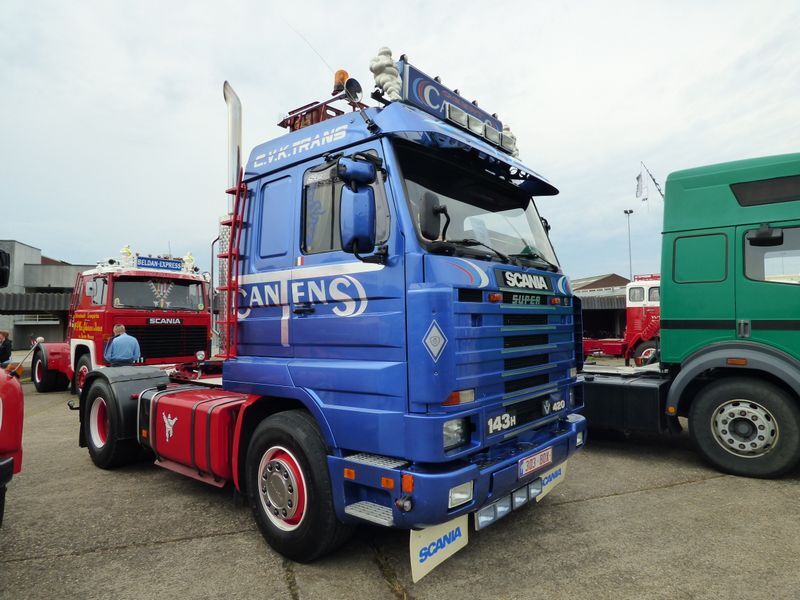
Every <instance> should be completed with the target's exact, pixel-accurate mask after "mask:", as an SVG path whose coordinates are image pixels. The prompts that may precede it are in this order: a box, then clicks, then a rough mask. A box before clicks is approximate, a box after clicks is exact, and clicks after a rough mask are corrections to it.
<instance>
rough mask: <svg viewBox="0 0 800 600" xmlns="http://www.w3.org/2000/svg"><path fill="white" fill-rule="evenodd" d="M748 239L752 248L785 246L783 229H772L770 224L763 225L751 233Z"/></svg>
mask: <svg viewBox="0 0 800 600" xmlns="http://www.w3.org/2000/svg"><path fill="white" fill-rule="evenodd" d="M746 237H747V242H748V243H749V244H750V245H751V246H758V247H768V246H781V245H782V244H783V229H779V228H776V227H775V228H774V227H770V226H769V223H763V224H762V225H761V227H759V228H758V229H756V230H755V231H750V232H749V233H748V234H747V236H746Z"/></svg>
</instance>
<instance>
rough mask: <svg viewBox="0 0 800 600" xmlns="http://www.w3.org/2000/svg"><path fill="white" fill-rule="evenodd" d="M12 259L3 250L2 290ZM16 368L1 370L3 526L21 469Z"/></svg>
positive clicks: (0, 517) (0, 508) (19, 390)
mask: <svg viewBox="0 0 800 600" xmlns="http://www.w3.org/2000/svg"><path fill="white" fill-rule="evenodd" d="M9 259H10V257H9V255H8V253H7V252H5V251H4V250H0V288H4V287H6V286H7V285H8V278H9V272H10V269H9V264H10V260H9ZM18 376H19V371H18V370H17V368H16V366H15V365H9V366H8V369H3V370H0V525H2V524H3V511H4V509H5V505H6V486H7V485H8V483H9V482H10V481H11V477H12V476H13V475H16V474H17V473H19V472H20V470H21V469H22V415H23V408H24V405H23V396H22V386H20V384H19V380H18Z"/></svg>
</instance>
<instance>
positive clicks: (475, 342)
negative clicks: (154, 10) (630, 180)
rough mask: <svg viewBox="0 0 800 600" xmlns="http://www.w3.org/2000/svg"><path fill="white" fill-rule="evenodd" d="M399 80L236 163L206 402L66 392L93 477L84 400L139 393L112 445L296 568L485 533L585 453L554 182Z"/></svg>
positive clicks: (301, 114)
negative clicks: (149, 460) (352, 535)
mask: <svg viewBox="0 0 800 600" xmlns="http://www.w3.org/2000/svg"><path fill="white" fill-rule="evenodd" d="M391 64H394V63H391ZM397 70H398V71H399V72H400V73H402V74H403V80H404V81H405V84H404V85H405V86H406V88H407V90H406V92H404V94H403V96H402V99H396V100H392V101H390V100H388V99H387V98H385V97H383V96H382V95H381V94H380V93H379V94H378V97H379V98H380V99H381V104H382V106H381V107H372V108H368V107H366V106H364V105H362V104H360V102H359V99H354V98H352V97H348V98H347V100H346V101H347V102H348V104H350V106H351V107H352V109H353V110H352V112H349V113H348V112H345V111H339V112H338V114H337V113H336V112H335V111H333V110H332V109H331V108H330V106H329V102H325V103H314V104H311V105H307V106H305V107H303V108H302V109H299V110H298V111H295V112H293V113H292V114H291V115H290V117H289V118H287V120H286V121H285V122H284V124H285V125H286V126H287V127H288V128H289V129H290V132H289V133H287V134H286V135H284V136H281V137H279V138H277V139H274V140H271V141H268V142H266V143H263V144H260V145H258V146H256V147H255V149H254V150H253V151H252V153H251V154H250V157H249V159H248V160H247V161H246V163H245V164H244V165H243V167H242V168H241V170H240V169H238V168H237V167H238V165H236V161H235V160H233V161H231V162H232V163H233V164H234V165H235V166H234V171H233V173H234V174H238V176H234V178H233V181H232V182H231V189H230V191H231V192H233V193H235V200H234V202H233V206H232V209H231V214H230V215H227V216H226V217H225V218H223V220H222V227H223V230H222V232H221V234H220V239H221V240H228V243H227V245H225V244H223V246H222V248H223V252H221V253H220V258H221V260H222V262H223V264H222V265H221V268H220V274H221V284H222V285H221V288H220V291H221V293H222V294H223V300H224V301H223V303H222V304H223V314H224V315H225V318H224V319H223V321H222V322H221V323H220V330H221V339H222V352H223V356H224V361H223V362H222V377H221V380H220V382H219V383H220V387H219V389H218V390H217V391H216V392H214V393H211V392H209V391H208V386H209V381H208V380H207V379H199V380H197V381H196V382H189V383H187V382H179V381H173V383H172V384H171V385H166V386H164V382H163V381H162V380H160V379H153V380H152V381H150V382H147V381H141V382H140V383H139V384H138V385H137V387H136V388H132V387H131V385H130V381H129V380H127V379H125V378H126V377H127V375H126V374H124V373H121V372H118V371H116V370H114V369H108V370H105V372H103V373H97V374H96V376H95V377H93V379H92V386H91V387H90V389H89V390H88V393H85V394H84V395H83V396H82V399H81V405H82V407H83V408H82V415H83V417H82V418H83V420H84V423H86V426H85V429H84V431H85V435H84V441H85V442H86V444H87V445H88V446H89V451H90V454H91V455H92V456H93V458H94V457H99V459H98V460H96V461H95V462H96V464H99V466H108V465H109V463H108V462H107V461H105V460H104V456H105V455H103V454H102V453H103V452H105V450H103V449H102V448H97V447H94V448H93V443H94V442H93V439H95V438H94V437H93V436H94V433H95V432H97V431H99V430H100V429H102V427H100V426H98V425H97V424H93V417H92V415H93V414H94V413H93V412H92V407H93V406H94V405H95V404H96V403H98V402H99V400H98V398H100V399H102V400H103V402H104V403H105V402H108V399H109V398H110V397H114V398H116V397H117V396H119V397H130V394H131V392H135V391H136V390H137V389H138V390H139V391H140V395H139V406H138V410H139V413H138V422H139V423H140V424H145V425H143V426H141V427H140V430H141V431H138V432H137V431H136V430H135V429H134V430H125V431H124V432H114V433H113V435H114V436H117V435H124V436H126V439H131V440H132V439H136V440H137V441H138V442H139V443H140V444H144V445H146V446H147V447H149V448H151V449H152V450H153V451H154V452H155V453H156V456H157V457H159V459H158V461H157V464H161V466H165V467H167V468H171V469H172V470H175V471H177V472H181V473H184V474H187V475H191V476H194V477H198V478H200V479H202V480H204V481H207V482H209V483H212V484H219V483H220V482H224V481H225V480H232V481H233V482H234V484H235V485H236V487H237V489H239V490H240V491H242V492H243V493H245V494H246V495H247V496H248V498H249V500H250V503H251V506H252V508H253V511H254V515H255V518H256V521H257V523H258V525H259V527H260V529H261V531H262V533H263V534H264V536H265V537H266V539H267V540H268V542H269V543H270V544H271V545H272V546H273V547H274V548H276V549H277V550H278V551H280V552H281V553H283V554H284V555H286V556H289V557H290V558H293V559H295V560H302V561H309V560H313V559H314V558H316V557H318V556H321V555H323V554H325V553H327V552H330V551H331V550H332V549H333V548H335V547H336V546H338V545H339V544H340V543H341V541H342V540H343V539H345V532H346V531H347V530H349V529H350V528H351V527H352V526H353V525H356V524H358V523H365V522H367V523H373V524H378V525H382V526H387V527H400V528H404V529H417V530H421V531H423V530H425V531H430V530H429V529H428V528H429V527H430V526H433V525H439V524H448V527H449V529H448V531H449V532H450V533H448V536H449V537H448V538H447V541H446V542H441V539H440V542H441V544H443V545H445V546H448V545H449V543H450V542H454V541H455V540H456V539H459V540H461V542H464V543H465V542H466V532H467V529H468V527H467V522H468V517H469V515H472V518H473V522H474V526H475V528H476V529H482V528H484V527H487V526H489V525H490V524H492V523H494V522H495V521H497V520H498V519H500V518H503V517H504V516H506V515H507V514H509V513H510V512H511V511H512V510H513V509H516V508H519V507H521V506H523V505H525V504H527V503H528V502H529V501H530V502H532V503H535V502H538V501H539V500H541V499H542V498H543V497H544V496H546V495H547V493H548V492H549V491H550V490H551V489H553V487H554V486H555V485H556V484H558V483H559V482H560V481H562V480H563V479H564V477H565V474H566V461H567V459H568V458H569V457H570V456H571V455H572V454H573V453H574V452H575V451H577V450H579V449H580V448H581V447H582V445H583V443H584V441H585V420H584V419H583V417H582V416H581V415H580V414H579V411H580V409H581V407H582V396H581V388H580V385H579V384H580V380H579V379H578V378H577V370H578V368H579V367H580V363H581V359H582V357H581V355H580V348H581V340H580V325H579V322H580V317H579V315H580V306H579V304H577V303H576V302H575V299H574V298H573V295H572V293H571V290H570V287H569V284H568V281H567V278H566V276H565V275H564V274H563V273H562V271H561V268H560V267H559V265H558V258H557V256H556V253H555V251H554V250H553V248H552V245H551V244H550V240H549V238H548V235H547V231H546V229H545V227H544V225H543V222H542V219H541V218H540V215H539V213H538V211H537V207H536V203H535V200H534V196H540V195H546V196H550V195H554V194H556V193H557V190H556V188H555V187H554V186H553V185H552V184H550V183H549V182H548V181H547V180H546V179H545V178H544V177H542V176H541V175H539V174H537V173H536V172H535V171H533V170H532V169H530V168H529V167H527V166H525V165H524V164H523V163H522V162H520V161H519V160H517V159H516V158H515V157H514V155H513V152H514V149H515V145H514V138H513V136H512V135H511V134H510V132H508V131H507V130H506V131H505V132H504V131H503V129H504V128H503V125H502V123H500V122H499V120H497V118H496V117H493V116H492V115H489V114H488V113H485V112H484V111H482V110H480V109H478V108H477V107H476V106H475V105H473V104H472V103H469V102H466V101H465V100H464V99H462V98H460V97H459V96H458V95H457V94H456V93H454V92H453V91H451V90H449V89H448V88H445V87H444V86H442V85H441V84H440V83H439V82H438V81H436V80H434V79H433V78H430V77H428V76H426V75H424V74H423V73H421V72H420V71H418V70H417V69H415V68H414V67H413V66H411V65H410V64H408V63H407V62H406V61H404V60H401V61H399V63H397ZM348 86H350V87H355V86H357V84H355V86H354V84H353V81H352V80H348V81H347V82H346V83H345V84H344V87H345V89H348ZM358 87H360V86H358ZM225 94H226V98H227V99H228V101H229V107H231V112H232V114H234V115H236V114H238V112H239V110H240V109H239V107H238V106H237V104H238V99H236V98H235V94H233V92H232V89H231V88H229V87H226V89H225ZM437 98H438V100H436V99H437ZM445 98H446V99H448V100H447V101H444V99H445ZM233 120H234V122H235V120H236V119H235V118H234V119H233ZM470 124H472V126H471V127H470V126H469V125H470ZM234 125H235V123H234ZM235 129H236V127H235V126H234V130H235ZM233 137H234V140H235V138H236V136H233ZM233 145H234V151H233V155H234V156H235V155H237V154H238V141H234V144H233ZM118 373H120V379H119V380H118V382H117V380H115V379H114V378H115V377H116V376H117V374H118ZM103 380H105V381H103ZM148 385H149V387H148ZM185 385H191V386H195V387H193V389H188V390H187V389H185V387H183V386H185ZM95 386H96V387H95ZM106 386H107V387H106ZM115 386H117V388H118V389H119V392H114V389H115ZM201 387H203V389H201ZM120 402H122V401H120ZM131 404H132V403H130V402H128V403H127V404H124V405H123V404H120V407H121V408H120V409H119V410H120V411H122V410H135V407H134V408H130V406H131ZM115 410H116V409H115ZM205 411H209V412H212V413H213V414H212V415H210V416H209V417H208V419H207V420H206V419H205V418H204V417H202V416H195V415H196V414H197V415H200V414H203V413H204V412H205ZM214 411H219V413H216V412H214ZM216 414H218V415H219V416H218V417H217V420H215V417H214V415H216ZM175 419H177V420H175ZM133 421H134V416H131V417H130V422H133ZM187 423H203V425H197V426H194V425H191V426H187ZM205 423H207V424H205ZM215 423H231V424H232V425H230V426H231V427H232V428H233V429H232V431H233V433H232V435H231V437H230V439H228V438H225V436H224V435H223V432H224V427H227V425H219V427H223V432H220V431H217V430H215V429H214V428H215V427H217V426H218V425H215ZM147 424H149V425H147ZM182 424H183V425H182ZM112 429H113V426H112ZM192 432H195V433H192ZM218 433H219V435H218ZM193 436H194V437H193ZM104 439H105V440H108V437H106V438H104ZM220 440H223V441H220ZM112 462H115V461H112ZM462 533H463V537H462ZM428 535H432V534H430V533H429V534H428ZM440 535H441V534H440ZM421 536H422V537H421V538H420V539H421V540H422V541H423V542H425V537H424V535H422V534H421ZM437 539H438V538H437ZM420 544H421V545H420V547H419V548H418V549H417V552H416V553H414V551H413V549H412V555H413V556H416V557H417V559H416V560H415V561H414V560H412V565H416V567H419V568H422V566H423V563H425V564H424V566H426V567H427V566H430V565H432V564H435V562H436V561H433V560H431V561H428V560H427V558H428V555H429V554H430V552H431V551H432V550H428V549H429V548H434V549H435V548H436V547H437V542H436V539H433V540H428V541H427V542H425V543H422V542H420ZM431 544H433V546H431ZM455 547H457V545H456V546H453V548H455ZM412 548H413V545H412ZM426 551H427V552H428V555H426V554H425V552H426ZM445 555H446V552H444V551H443V552H441V553H440V554H438V557H437V560H438V559H440V558H442V557H443V556H445ZM416 567H415V568H416ZM415 573H416V571H415ZM415 577H416V575H415Z"/></svg>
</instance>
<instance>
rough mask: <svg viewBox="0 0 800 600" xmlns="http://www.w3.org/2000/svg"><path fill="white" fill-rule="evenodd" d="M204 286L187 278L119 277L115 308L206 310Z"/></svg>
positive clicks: (114, 292)
mask: <svg viewBox="0 0 800 600" xmlns="http://www.w3.org/2000/svg"><path fill="white" fill-rule="evenodd" d="M203 296H204V294H203V284H202V283H200V282H197V281H188V280H184V279H169V278H159V277H120V278H118V279H116V280H114V288H113V298H114V299H113V306H114V308H149V309H162V310H195V311H198V310H203V309H204V308H205V304H204V301H205V299H204V297H203Z"/></svg>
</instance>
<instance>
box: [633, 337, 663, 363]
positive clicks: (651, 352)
mask: <svg viewBox="0 0 800 600" xmlns="http://www.w3.org/2000/svg"><path fill="white" fill-rule="evenodd" d="M657 354H658V344H656V342H655V340H648V341H646V342H640V343H639V345H637V346H636V348H635V349H634V351H633V358H634V360H638V362H639V363H641V364H643V365H649V364H651V363H652V362H655V358H656V355H657Z"/></svg>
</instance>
